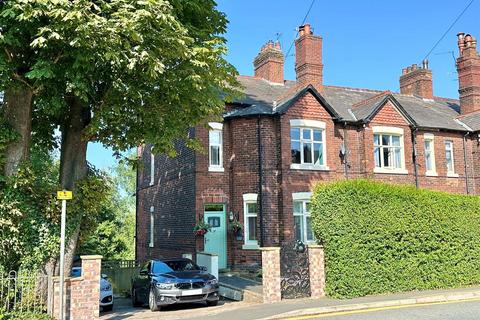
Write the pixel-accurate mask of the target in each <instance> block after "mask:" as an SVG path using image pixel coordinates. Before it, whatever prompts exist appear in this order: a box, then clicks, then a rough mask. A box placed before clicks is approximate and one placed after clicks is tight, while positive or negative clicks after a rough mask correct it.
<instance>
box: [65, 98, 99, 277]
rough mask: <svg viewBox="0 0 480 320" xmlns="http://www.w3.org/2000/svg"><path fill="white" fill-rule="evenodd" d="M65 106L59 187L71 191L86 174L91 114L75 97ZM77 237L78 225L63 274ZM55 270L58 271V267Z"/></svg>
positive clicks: (71, 261)
mask: <svg viewBox="0 0 480 320" xmlns="http://www.w3.org/2000/svg"><path fill="white" fill-rule="evenodd" d="M67 104H68V105H69V107H70V113H69V116H68V118H67V119H66V121H65V123H64V125H63V126H62V145H61V155H60V185H61V187H62V189H64V190H73V189H74V188H75V183H76V182H77V181H79V180H81V179H83V178H85V177H86V176H87V174H88V165H87V145H88V140H87V138H86V137H85V128H86V127H87V126H88V124H89V123H90V120H91V114H90V109H89V108H88V107H86V106H85V104H84V103H83V102H82V101H81V100H80V99H78V98H76V97H69V98H67ZM80 221H81V219H80ZM79 235H80V225H78V226H77V227H76V229H75V231H74V232H73V234H72V235H71V237H70V239H69V240H68V241H67V245H66V248H65V274H68V273H69V272H70V270H71V268H72V264H73V258H74V255H75V251H76V249H77V243H78V237H79ZM56 269H57V270H58V267H57V268H56ZM56 273H58V271H57V272H56Z"/></svg>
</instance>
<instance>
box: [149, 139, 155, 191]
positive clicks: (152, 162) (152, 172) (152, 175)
mask: <svg viewBox="0 0 480 320" xmlns="http://www.w3.org/2000/svg"><path fill="white" fill-rule="evenodd" d="M154 184H155V155H154V154H153V148H152V149H151V150H150V186H153V185H154Z"/></svg>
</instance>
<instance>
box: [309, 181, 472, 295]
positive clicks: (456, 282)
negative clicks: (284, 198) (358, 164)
mask: <svg viewBox="0 0 480 320" xmlns="http://www.w3.org/2000/svg"><path fill="white" fill-rule="evenodd" d="M479 208H480V198H479V197H478V196H464V195H453V194H447V193H441V192H436V191H428V190H418V189H415V188H414V187H411V186H398V185H389V184H386V183H379V182H372V181H366V180H358V181H342V182H335V183H327V184H319V185H318V186H317V187H316V188H315V191H314V196H313V200H312V219H313V224H312V225H313V230H314V232H315V236H316V238H317V239H318V240H319V241H320V242H321V243H323V245H324V247H325V259H326V285H327V294H328V295H330V296H334V297H342V298H351V297H356V296H364V295H369V294H380V293H387V292H398V291H409V290H420V289H436V288H451V287H460V286H466V285H471V284H478V283H480V251H479V250H478V248H479V247H480V209H479Z"/></svg>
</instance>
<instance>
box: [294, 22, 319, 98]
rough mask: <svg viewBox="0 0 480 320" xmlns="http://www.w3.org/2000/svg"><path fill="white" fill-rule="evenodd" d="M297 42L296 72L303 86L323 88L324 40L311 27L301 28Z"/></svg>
mask: <svg viewBox="0 0 480 320" xmlns="http://www.w3.org/2000/svg"><path fill="white" fill-rule="evenodd" d="M298 33H299V37H298V39H296V40H295V72H296V73H297V82H298V83H299V84H301V85H307V84H312V85H313V86H314V87H315V88H316V89H317V90H321V89H322V87H323V64H322V38H321V37H319V36H315V35H313V32H312V31H311V28H310V25H309V24H305V25H303V26H301V27H300V28H299V31H298Z"/></svg>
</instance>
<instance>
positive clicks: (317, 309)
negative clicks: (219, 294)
mask: <svg viewBox="0 0 480 320" xmlns="http://www.w3.org/2000/svg"><path fill="white" fill-rule="evenodd" d="M468 300H471V301H476V302H478V305H479V308H480V302H479V301H480V287H469V288H461V289H449V290H427V291H413V292H406V293H398V294H389V295H377V296H367V297H361V298H355V299H348V300H339V299H331V298H321V299H296V300H283V301H281V302H278V303H271V304H255V303H246V302H230V301H221V303H219V305H218V306H216V307H205V306H204V305H203V304H191V305H178V306H171V307H169V308H166V309H162V311H160V312H150V310H148V309H146V308H132V307H131V304H130V302H129V300H126V299H123V300H121V299H117V300H116V301H115V307H114V310H113V312H108V313H105V314H101V319H166V320H174V319H198V320H207V319H208V320H224V319H228V320H249V319H264V320H266V319H269V320H270V319H316V318H327V319H329V317H332V316H335V315H338V314H339V313H340V314H344V313H345V312H347V313H349V312H353V313H357V314H362V313H364V312H366V311H367V310H384V311H385V310H390V309H391V310H398V311H397V312H400V313H401V310H403V308H408V310H410V308H416V307H419V306H422V305H423V306H426V305H433V304H442V303H445V306H447V305H448V303H452V302H462V303H463V301H468ZM465 303H466V302H465ZM392 312H393V311H392ZM355 316H357V315H355ZM332 319H337V318H332ZM338 319H344V318H338ZM345 319H357V318H355V317H354V318H345ZM358 319H363V318H358ZM368 319H374V318H368ZM382 319H384V320H386V319H390V318H385V317H384V318H382ZM391 319H397V318H391ZM399 319H403V318H399ZM412 319H415V318H411V319H410V318H408V320H412ZM418 319H420V318H418ZM421 319H424V318H421ZM425 319H427V318H425ZM432 319H444V318H442V317H437V318H432ZM446 319H447V318H446ZM452 319H453V318H452ZM455 319H456V318H455ZM458 319H462V318H458ZM465 319H470V318H468V317H467V318H465ZM472 319H480V314H479V313H477V317H476V318H472Z"/></svg>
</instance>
